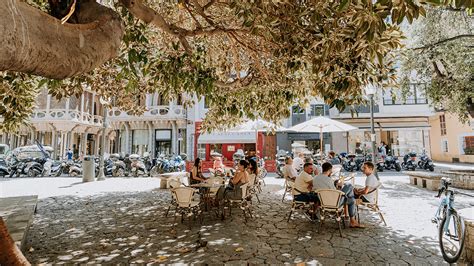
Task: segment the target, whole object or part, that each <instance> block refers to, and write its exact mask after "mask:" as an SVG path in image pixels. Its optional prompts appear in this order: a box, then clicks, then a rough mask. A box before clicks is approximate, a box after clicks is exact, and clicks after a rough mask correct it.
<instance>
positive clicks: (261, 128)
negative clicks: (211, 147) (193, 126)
mask: <svg viewBox="0 0 474 266" xmlns="http://www.w3.org/2000/svg"><path fill="white" fill-rule="evenodd" d="M285 130H286V128H284V127H280V126H277V125H275V124H274V123H271V122H267V121H264V120H260V119H257V120H248V121H246V122H244V123H242V124H240V125H238V126H236V127H233V128H230V129H229V130H226V131H215V132H212V133H209V134H208V133H204V134H201V135H200V136H199V139H198V143H200V144H227V143H255V147H257V142H258V132H265V131H268V132H271V131H285Z"/></svg>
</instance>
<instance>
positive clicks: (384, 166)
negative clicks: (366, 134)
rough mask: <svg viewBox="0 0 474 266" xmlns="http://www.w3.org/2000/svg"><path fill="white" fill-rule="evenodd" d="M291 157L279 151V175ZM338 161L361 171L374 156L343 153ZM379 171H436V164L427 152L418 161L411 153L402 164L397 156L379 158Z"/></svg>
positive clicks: (352, 169)
mask: <svg viewBox="0 0 474 266" xmlns="http://www.w3.org/2000/svg"><path fill="white" fill-rule="evenodd" d="M287 156H291V154H290V153H289V152H286V151H278V153H277V155H276V158H277V160H276V164H277V167H276V168H277V174H279V175H281V176H282V175H283V167H284V166H285V158H286V157H287ZM314 156H316V157H317V158H313V161H314V162H315V163H319V162H320V161H321V160H320V158H319V155H314ZM314 156H313V157H314ZM338 159H339V161H340V162H341V165H342V167H343V168H344V170H345V171H347V172H354V171H360V170H361V168H362V165H363V164H364V162H367V161H369V162H371V161H372V155H371V154H366V155H362V154H361V155H356V154H347V153H341V154H339V155H338ZM324 160H327V161H329V160H330V159H329V158H323V161H324ZM376 168H377V171H379V172H383V171H384V170H395V171H397V172H399V171H401V170H402V169H403V170H408V171H415V170H416V169H417V168H419V169H422V170H429V171H431V172H432V171H434V164H433V161H432V160H431V158H430V157H429V156H428V155H427V154H426V152H425V151H423V152H422V154H421V155H420V158H419V160H417V153H416V152H409V153H407V154H405V155H404V156H403V161H402V162H400V160H399V159H398V157H397V156H393V155H391V154H389V155H387V156H383V157H380V158H378V160H377V165H376Z"/></svg>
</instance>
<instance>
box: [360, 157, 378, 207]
mask: <svg viewBox="0 0 474 266" xmlns="http://www.w3.org/2000/svg"><path fill="white" fill-rule="evenodd" d="M361 170H362V173H364V175H365V176H366V179H365V187H364V188H355V189H354V193H355V195H356V196H357V197H360V198H361V199H362V200H363V201H365V202H372V203H374V202H375V194H374V193H372V192H374V191H375V190H376V189H377V188H378V187H380V185H382V183H381V182H380V181H379V180H377V177H375V175H374V164H373V163H372V162H365V163H364V164H363V165H362V169H361Z"/></svg>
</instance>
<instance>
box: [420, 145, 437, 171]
mask: <svg viewBox="0 0 474 266" xmlns="http://www.w3.org/2000/svg"><path fill="white" fill-rule="evenodd" d="M418 167H420V168H421V169H424V170H430V171H431V172H433V171H434V164H433V161H432V160H431V159H430V157H429V156H428V155H427V154H426V151H425V150H423V153H422V154H421V156H420V160H419V161H418Z"/></svg>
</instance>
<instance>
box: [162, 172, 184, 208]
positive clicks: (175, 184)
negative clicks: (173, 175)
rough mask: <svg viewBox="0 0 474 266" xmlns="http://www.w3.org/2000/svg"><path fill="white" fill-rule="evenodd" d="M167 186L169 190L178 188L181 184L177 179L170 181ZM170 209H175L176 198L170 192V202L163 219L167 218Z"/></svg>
mask: <svg viewBox="0 0 474 266" xmlns="http://www.w3.org/2000/svg"><path fill="white" fill-rule="evenodd" d="M169 186H170V188H171V189H174V188H178V187H181V186H182V183H181V182H180V181H179V180H177V179H171V180H170V181H169ZM171 208H176V197H175V194H174V193H173V192H171V202H170V203H169V205H168V209H167V210H166V213H165V217H168V214H169V212H170V210H171Z"/></svg>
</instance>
